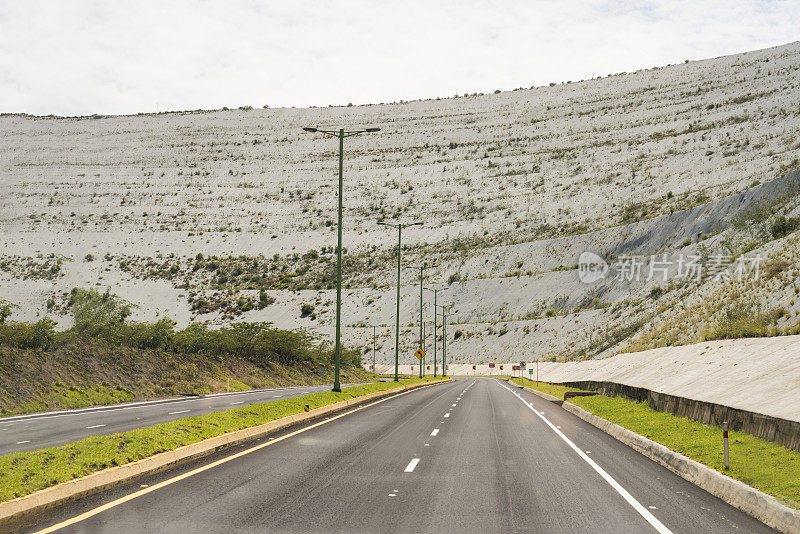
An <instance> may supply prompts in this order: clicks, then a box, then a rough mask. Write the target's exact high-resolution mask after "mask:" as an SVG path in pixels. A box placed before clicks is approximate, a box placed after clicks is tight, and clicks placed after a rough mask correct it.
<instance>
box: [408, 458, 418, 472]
mask: <svg viewBox="0 0 800 534" xmlns="http://www.w3.org/2000/svg"><path fill="white" fill-rule="evenodd" d="M418 463H419V458H414V459H412V460H411V461H410V462H408V465H407V466H406V469H405V472H406V473H411V472H412V471H414V468H415V467H417V464H418Z"/></svg>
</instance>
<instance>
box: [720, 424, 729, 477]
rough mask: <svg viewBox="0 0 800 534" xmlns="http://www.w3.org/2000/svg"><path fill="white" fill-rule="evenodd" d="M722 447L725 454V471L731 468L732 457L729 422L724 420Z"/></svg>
mask: <svg viewBox="0 0 800 534" xmlns="http://www.w3.org/2000/svg"><path fill="white" fill-rule="evenodd" d="M722 448H723V450H724V455H725V471H727V470H729V469H730V468H731V463H730V459H729V457H728V422H727V421H723V423H722Z"/></svg>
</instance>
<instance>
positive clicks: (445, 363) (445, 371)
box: [442, 306, 450, 376]
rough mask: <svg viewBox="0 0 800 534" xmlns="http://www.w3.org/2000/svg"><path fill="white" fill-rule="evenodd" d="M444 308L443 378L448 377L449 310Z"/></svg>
mask: <svg viewBox="0 0 800 534" xmlns="http://www.w3.org/2000/svg"><path fill="white" fill-rule="evenodd" d="M449 307H450V306H442V376H447V309H448V308H449Z"/></svg>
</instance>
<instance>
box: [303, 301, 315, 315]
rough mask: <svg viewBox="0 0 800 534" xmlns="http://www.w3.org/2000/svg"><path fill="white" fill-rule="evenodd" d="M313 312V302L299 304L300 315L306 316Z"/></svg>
mask: <svg viewBox="0 0 800 534" xmlns="http://www.w3.org/2000/svg"><path fill="white" fill-rule="evenodd" d="M312 313H314V305H313V304H303V305H302V306H300V315H301V316H302V317H306V316H308V315H311V314H312Z"/></svg>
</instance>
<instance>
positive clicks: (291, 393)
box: [0, 384, 355, 454]
mask: <svg viewBox="0 0 800 534" xmlns="http://www.w3.org/2000/svg"><path fill="white" fill-rule="evenodd" d="M351 385H355V384H343V385H342V387H348V386H351ZM329 389H330V386H329V385H324V386H301V387H292V388H280V389H264V390H254V391H243V392H237V393H225V394H217V395H209V396H206V397H202V398H199V397H187V398H186V399H170V400H163V401H154V402H147V403H138V404H130V405H118V406H105V407H98V408H88V409H85V410H72V411H63V412H53V413H48V414H31V415H25V416H17V417H6V418H2V419H0V454H8V453H10V452H21V451H32V450H38V449H43V448H45V447H54V446H57V445H64V444H66V443H71V442H73V441H77V440H79V439H83V438H87V437H89V436H96V435H108V434H114V433H116V432H124V431H126V430H133V429H135V428H142V427H146V426H152V425H156V424H158V423H165V422H167V421H173V420H175V419H180V418H181V417H191V416H195V415H203V414H207V413H211V412H219V411H222V410H229V409H232V408H237V407H239V406H246V405H248V404H260V403H263V402H273V401H276V400H280V399H285V398H288V397H299V396H302V395H308V394H309V393H318V392H320V391H328V390H329Z"/></svg>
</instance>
